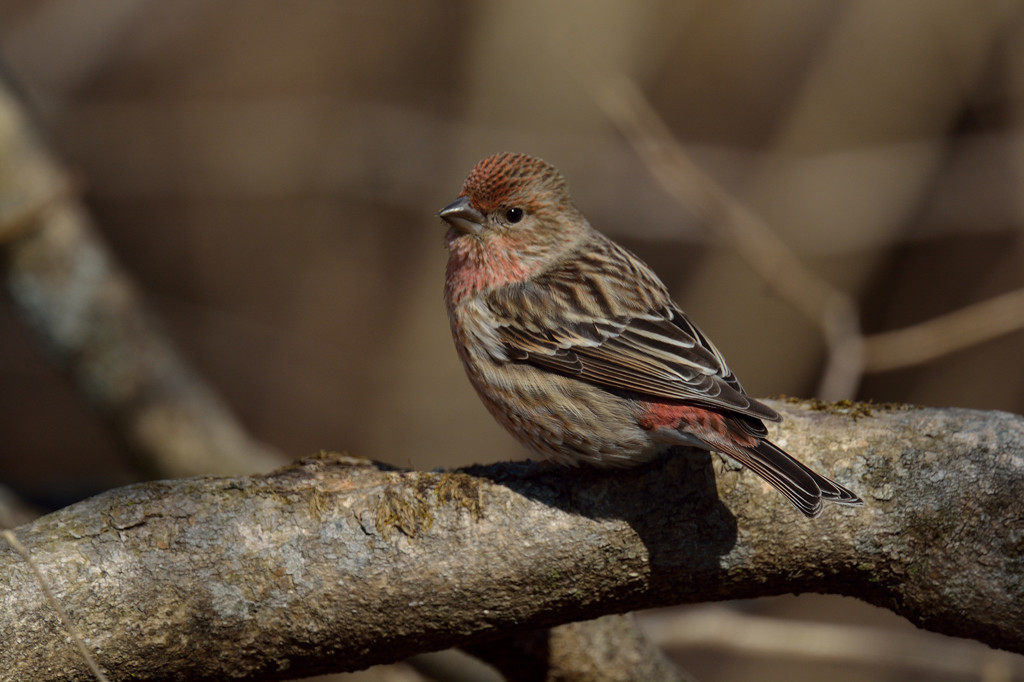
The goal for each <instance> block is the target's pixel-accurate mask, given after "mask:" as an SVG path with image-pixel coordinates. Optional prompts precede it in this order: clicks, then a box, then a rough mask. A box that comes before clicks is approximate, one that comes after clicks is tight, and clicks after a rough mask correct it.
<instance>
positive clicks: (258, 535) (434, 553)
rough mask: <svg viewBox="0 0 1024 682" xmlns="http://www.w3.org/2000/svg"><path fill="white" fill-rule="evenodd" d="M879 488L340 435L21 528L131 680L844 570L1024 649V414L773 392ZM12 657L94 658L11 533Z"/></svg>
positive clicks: (859, 589) (872, 597)
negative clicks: (836, 491)
mask: <svg viewBox="0 0 1024 682" xmlns="http://www.w3.org/2000/svg"><path fill="white" fill-rule="evenodd" d="M776 406H777V407H778V408H779V409H781V410H783V412H784V414H785V416H786V421H785V422H784V423H783V424H782V426H781V427H780V428H778V429H776V430H775V431H774V432H773V433H772V436H773V437H774V438H775V439H776V440H777V442H779V443H780V444H781V445H782V446H783V447H786V448H787V449H788V450H790V451H791V452H792V453H793V454H794V455H796V456H798V457H800V458H802V459H804V460H805V461H807V462H808V463H810V464H812V465H813V466H814V467H815V468H818V469H821V470H824V471H828V472H831V473H832V474H833V475H834V476H835V478H837V479H838V480H839V481H840V482H842V483H843V484H844V485H848V486H850V487H851V488H853V489H854V490H856V491H857V492H858V493H860V494H861V496H862V497H863V498H864V499H865V502H866V504H865V506H864V507H862V508H843V507H831V508H829V509H827V510H826V512H825V513H824V514H823V515H822V516H821V517H820V518H818V519H813V520H809V519H805V518H804V517H802V516H801V515H800V514H799V513H798V512H796V511H795V510H793V509H792V507H791V506H790V505H789V504H788V503H787V502H786V501H785V499H783V498H782V497H781V496H779V495H777V494H775V493H774V492H773V491H771V490H770V489H769V488H767V486H765V485H764V484H763V483H762V482H761V481H760V480H759V479H758V478H757V477H755V476H753V475H751V474H750V473H749V472H746V471H744V470H741V469H735V468H732V467H728V466H725V465H723V464H722V463H721V462H720V461H719V460H718V459H717V457H711V456H709V455H707V454H706V453H700V452H696V451H686V452H684V453H680V454H679V455H678V456H675V457H670V458H668V459H666V460H663V461H660V462H656V463H654V464H652V465H650V466H647V467H643V468H640V469H636V470H626V471H614V472H603V471H595V470H590V469H579V470H570V469H562V468H557V467H543V466H538V465H528V464H496V465H492V466H487V467H476V468H472V469H468V470H463V471H457V472H409V471H397V470H392V469H388V468H386V467H382V466H378V465H373V464H371V463H369V462H366V461H364V460H358V459H353V458H347V457H342V456H332V455H322V456H319V457H313V458H310V459H307V460H304V461H302V462H301V463H299V464H297V465H295V466H292V467H289V468H286V469H284V470H281V471H278V472H275V473H273V474H270V475H266V476H254V477H248V478H212V477H211V478H196V479H186V480H177V481H162V482H155V483H146V484H139V485H133V486H128V487H125V488H121V489H117V490H113V491H110V492H108V493H104V494H102V495H99V496H97V497H94V498H92V499H89V500H86V501H84V502H81V503H79V504H76V505H74V506H71V507H68V508H66V509H64V510H61V511H58V512H56V513H54V514H51V515H49V516H46V517H43V518H41V519H39V520H37V521H35V522H33V523H32V524H29V525H26V526H23V527H21V528H19V529H18V530H17V531H16V533H17V536H18V538H19V539H20V541H21V543H22V544H23V545H24V547H25V548H26V549H27V551H28V552H29V553H30V554H31V556H32V557H33V558H34V560H35V561H36V562H37V564H38V567H39V569H40V571H41V573H42V575H43V576H44V577H45V578H46V579H47V580H48V581H49V583H50V587H51V589H52V590H53V592H54V594H55V597H56V599H57V600H59V601H60V603H61V604H62V606H63V607H64V609H65V611H66V612H67V613H68V614H69V616H70V618H72V619H73V620H74V622H75V624H76V625H77V627H78V629H79V630H80V631H81V632H82V635H83V637H84V639H85V641H86V643H87V644H88V645H89V646H91V647H92V650H93V651H94V652H95V655H96V658H97V660H98V661H99V663H100V665H102V666H104V667H105V668H106V669H107V670H108V671H109V672H110V674H111V678H112V679H137V680H170V679H195V680H203V679H224V678H226V677H232V678H243V679H244V678H248V679H257V678H258V679H286V678H295V677H301V676H304V675H312V674H315V673H320V672H325V671H331V670H344V669H356V668H361V667H364V666H368V665H371V664H374V663H380V662H385V661H394V660H400V659H403V658H405V657H407V656H409V655H411V654H414V653H416V652H421V651H427V650H432V649H440V648H445V647H450V646H455V645H469V644H474V643H478V642H483V641H486V640H488V639H494V638H496V637H500V636H506V635H510V634H514V633H517V632H523V631H525V630H528V629H535V628H540V627H547V626H550V625H553V624H557V623H566V622H572V621H579V620H583V619H588V618H594V617H597V616H600V615H602V614H607V613H614V612H623V611H627V610H633V609H641V608H647V607H653V606H664V605H668V604H677V603H684V602H699V601H711V600H718V599H731V598H746V597H755V596H759V595H770V594H779V593H786V592H804V591H820V592H832V593H839V594H847V595H852V596H856V597H859V598H862V599H865V600H867V601H869V602H872V603H874V604H878V605H881V606H884V607H887V608H890V609H892V610H894V611H896V612H897V613H901V614H903V615H905V616H906V617H907V618H909V619H910V620H912V621H913V622H915V623H917V624H919V625H921V626H923V627H926V628H928V629H932V630H936V631H939V632H945V633H948V634H953V635H959V636H963V637H971V638H975V639H979V640H981V641H984V642H987V643H989V644H991V645H993V646H997V647H1003V648H1006V649H1010V650H1013V651H1024V612H1022V611H1021V609H1020V608H1019V605H1020V604H1021V603H1024V559H1022V557H1024V552H1022V543H1024V525H1022V523H1021V519H1024V419H1022V418H1020V417H1017V416H1014V415H1009V414H1004V413H997V412H977V411H969V410H958V409H947V410H941V409H887V408H880V407H871V406H863V405H850V406H847V407H843V408H836V407H835V406H831V407H828V408H825V406H820V405H818V406H814V405H803V406H793V405H784V404H776ZM0 575H2V581H3V584H4V585H5V590H4V591H3V592H2V593H0V641H2V642H4V646H3V647H0V679H3V680H7V679H11V680H15V679H16V680H22V681H31V680H39V679H49V678H50V673H49V672H48V671H53V670H60V671H62V674H63V675H64V679H69V680H85V679H89V673H88V671H87V669H86V667H85V664H84V663H83V662H82V660H81V658H80V656H79V654H78V653H77V651H76V650H75V649H74V647H73V646H72V645H71V644H70V643H69V642H68V639H67V636H66V633H65V632H64V631H63V629H62V627H61V624H60V621H59V619H58V618H57V616H56V615H55V612H54V610H53V608H52V606H51V605H49V604H48V603H47V601H46V599H45V598H44V597H43V595H42V593H41V592H40V590H39V587H38V585H37V584H36V579H35V577H34V574H33V573H32V571H31V570H30V569H29V567H28V566H26V563H25V560H24V559H23V558H22V557H21V556H20V555H19V554H17V553H16V552H15V551H14V550H13V549H11V548H10V547H7V546H2V547H0Z"/></svg>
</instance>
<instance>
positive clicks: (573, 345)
mask: <svg viewBox="0 0 1024 682" xmlns="http://www.w3.org/2000/svg"><path fill="white" fill-rule="evenodd" d="M487 307H488V309H489V310H490V312H491V313H492V314H493V315H494V316H495V317H496V318H497V320H498V334H499V338H500V339H501V341H502V343H503V345H504V349H505V351H506V353H507V354H508V357H509V358H511V359H512V360H515V361H520V362H529V363H531V364H533V365H535V366H538V367H542V368H544V369H548V370H552V371H555V372H559V373H562V374H566V375H568V376H573V377H576V378H579V379H581V380H583V381H588V382H590V383H593V384H596V385H598V386H604V387H607V388H611V389H618V390H623V391H628V392H631V393H635V394H637V395H639V396H642V397H643V396H646V397H649V398H651V399H655V400H657V399H662V400H679V401H685V402H688V403H693V404H697V405H703V406H707V407H713V408H718V409H725V410H729V411H732V412H737V413H740V414H745V415H749V416H752V417H755V418H758V419H771V420H777V419H778V418H779V416H778V414H777V413H776V412H775V411H774V410H772V409H771V408H769V407H768V406H766V405H763V404H761V403H759V402H757V401H756V400H753V399H752V398H750V397H749V396H747V394H746V393H745V392H744V391H743V387H742V386H740V383H739V381H737V379H736V377H735V376H734V375H733V373H732V371H731V370H730V369H729V367H728V366H727V365H726V364H725V359H724V358H723V357H722V354H721V353H719V352H718V350H717V349H716V348H715V347H714V346H713V345H712V344H711V342H710V341H709V340H708V339H707V337H705V336H704V334H703V333H701V331H700V330H699V329H697V327H696V326H695V325H694V324H693V323H692V322H690V320H689V319H688V318H687V317H686V315H685V314H684V313H683V312H682V311H681V310H680V309H679V308H678V307H677V306H676V305H675V303H673V302H672V300H671V299H670V298H669V295H668V292H667V290H666V289H665V286H664V285H663V284H662V283H661V282H660V281H659V280H658V278H657V277H656V276H655V275H654V273H652V272H651V271H650V269H649V268H648V267H647V266H646V265H644V264H643V263H642V262H641V261H640V260H639V259H637V258H636V257H635V256H633V255H632V254H630V253H629V252H628V251H626V250H625V249H623V248H621V247H619V246H618V245H616V244H614V243H613V242H611V241H610V240H608V239H606V238H604V237H602V236H600V235H597V234H596V233H595V235H594V238H593V239H592V240H590V241H589V242H588V248H586V249H585V250H581V251H580V253H579V254H577V256H576V257H574V258H570V259H567V261H566V262H565V264H564V265H562V266H561V267H559V268H557V269H554V270H551V271H548V272H545V273H543V274H541V275H539V276H537V277H534V278H532V279H530V280H528V281H526V282H523V283H521V284H519V285H514V286H507V287H502V288H501V289H498V290H495V291H493V292H491V293H490V294H489V295H488V298H487Z"/></svg>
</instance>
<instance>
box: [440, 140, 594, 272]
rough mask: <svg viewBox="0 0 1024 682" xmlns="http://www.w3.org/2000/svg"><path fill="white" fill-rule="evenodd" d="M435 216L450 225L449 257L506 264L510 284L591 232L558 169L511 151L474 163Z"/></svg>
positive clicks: (491, 264) (481, 263)
mask: <svg viewBox="0 0 1024 682" xmlns="http://www.w3.org/2000/svg"><path fill="white" fill-rule="evenodd" d="M438 215H439V216H440V217H441V218H442V219H444V220H445V222H447V223H448V225H449V229H448V234H447V244H448V249H449V251H450V253H451V254H452V256H453V257H457V258H459V259H460V261H466V264H467V265H474V266H475V267H482V266H488V267H490V268H495V267H498V265H499V263H501V264H504V267H505V268H506V270H508V273H507V275H508V279H509V280H510V281H511V279H512V278H513V277H515V276H517V275H513V272H518V273H520V274H521V275H523V276H529V274H532V273H534V272H537V271H538V270H541V269H543V267H544V265H545V263H547V262H550V261H552V260H553V259H556V258H557V257H558V256H560V255H561V254H562V253H564V252H566V251H567V250H569V249H571V248H572V247H573V246H574V245H575V244H576V243H577V242H578V241H579V240H580V239H581V238H582V237H583V236H585V234H586V233H587V231H588V230H589V229H590V228H589V226H588V225H587V222H586V220H584V218H583V216H582V215H581V214H580V213H579V211H578V210H577V209H576V207H575V206H573V204H572V200H571V199H570V197H569V188H568V185H567V184H566V182H565V178H563V177H562V174H561V173H559V172H558V169H557V168H555V167H554V166H552V165H551V164H549V163H547V162H545V161H542V160H541V159H537V158H534V157H532V156H527V155H525V154H513V153H509V152H505V153H502V154H495V155H494V156H489V157H487V158H486V159H484V160H483V161H481V162H479V163H478V164H476V166H474V167H473V170H472V171H470V173H469V176H468V177H467V178H466V181H465V183H463V185H462V192H460V193H459V196H458V198H457V199H456V200H455V201H453V202H452V203H451V204H449V205H448V206H445V207H444V208H443V209H441V211H440V212H439V213H438ZM494 274H495V275H497V274H498V273H494Z"/></svg>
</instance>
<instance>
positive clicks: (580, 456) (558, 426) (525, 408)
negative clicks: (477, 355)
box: [466, 361, 666, 467]
mask: <svg viewBox="0 0 1024 682" xmlns="http://www.w3.org/2000/svg"><path fill="white" fill-rule="evenodd" d="M466 371H467V374H468V375H469V378H470V381H471V382H472V384H473V386H474V387H475V388H476V390H477V392H478V393H479V394H480V397H481V398H482V400H483V402H484V405H485V406H486V407H487V409H488V410H489V411H490V413H491V414H492V415H493V416H494V418H495V419H497V420H498V422H499V423H500V424H501V425H502V426H504V427H505V428H506V429H507V430H508V431H509V433H511V434H512V435H513V436H515V438H516V439H517V440H519V442H521V443H523V444H524V445H525V446H526V447H528V448H530V449H531V450H533V451H534V452H535V453H536V454H538V455H540V456H541V457H545V458H547V459H551V460H553V461H555V462H557V463H559V464H564V465H570V466H575V465H577V464H580V463H586V464H591V465H595V466H601V467H628V466H634V465H636V464H640V463H642V462H646V461H649V460H650V459H651V458H653V457H654V456H656V455H657V454H658V452H659V451H661V450H663V449H664V448H665V447H666V445H665V443H664V442H663V441H660V440H657V439H655V438H652V434H651V433H650V432H649V431H647V430H645V429H643V428H641V427H640V426H639V424H638V423H637V411H636V409H637V406H636V405H635V404H634V403H633V402H632V401H629V400H626V399H623V398H622V397H620V396H616V395H613V394H611V393H608V392H607V391H605V390H603V389H601V388H598V387H596V386H593V385H591V384H588V383H585V382H582V381H578V380H576V379H572V378H570V377H566V376H562V375H560V374H554V373H551V372H547V371H544V370H541V369H538V368H536V367H534V366H532V365H529V364H525V363H523V364H519V363H495V362H489V361H485V362H484V363H479V364H478V363H475V362H472V361H470V362H467V363H466Z"/></svg>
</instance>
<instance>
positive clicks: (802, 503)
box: [715, 440, 863, 518]
mask: <svg viewBox="0 0 1024 682" xmlns="http://www.w3.org/2000/svg"><path fill="white" fill-rule="evenodd" d="M723 445H724V444H722V443H716V444H715V449H716V450H718V451H720V452H722V453H723V454H726V455H728V456H729V457H732V458H733V459H735V460H736V461H737V462H739V463H740V464H742V465H743V466H745V467H747V468H748V469H750V470H751V471H753V472H754V473H755V474H757V475H758V476H760V477H761V478H763V479H764V480H766V481H768V483H770V484H771V485H772V487H773V488H775V489H776V490H778V491H779V492H780V493H782V494H783V495H785V496H786V497H787V498H789V501H790V502H792V503H793V504H794V505H795V506H796V508H797V509H799V510H800V511H801V512H803V513H804V514H806V515H807V516H810V517H812V518H813V517H815V516H817V515H818V514H820V513H821V509H822V506H823V505H822V503H823V502H825V501H827V502H835V503H837V504H851V505H858V504H863V501H862V500H861V499H860V498H859V497H857V496H856V495H854V494H853V493H852V492H850V491H849V490H847V489H846V488H844V487H843V486H841V485H839V484H838V483H836V482H835V481H833V480H831V479H828V478H825V477H824V476H822V475H821V474H819V473H816V472H814V471H812V470H811V469H809V468H808V467H806V466H804V465H803V464H801V463H800V462H799V461H797V460H796V459H793V458H792V457H790V456H789V455H787V454H786V453H785V452H784V451H783V450H782V448H780V447H778V446H777V445H775V444H774V443H771V442H769V441H767V440H762V441H761V442H760V443H758V444H757V445H754V446H751V447H743V446H741V445H732V444H730V445H728V446H725V447H723Z"/></svg>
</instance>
